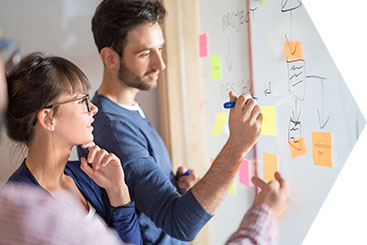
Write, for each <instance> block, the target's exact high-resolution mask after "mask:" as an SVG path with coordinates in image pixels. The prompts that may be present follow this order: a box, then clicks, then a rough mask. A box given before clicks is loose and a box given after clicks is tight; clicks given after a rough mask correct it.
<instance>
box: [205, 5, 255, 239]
mask: <svg viewBox="0 0 367 245" xmlns="http://www.w3.org/2000/svg"><path fill="white" fill-rule="evenodd" d="M199 7H200V33H201V34H206V39H207V55H206V56H204V57H201V65H202V81H203V83H204V86H203V88H204V94H203V102H202V112H203V114H204V118H205V136H206V159H207V163H208V168H209V166H210V162H211V158H215V157H216V155H217V154H218V153H219V151H220V150H221V148H222V147H223V145H224V143H225V142H226V140H227V138H228V136H229V129H228V124H227V121H228V113H229V111H228V110H224V109H223V103H224V102H226V101H228V92H229V91H230V90H232V91H234V92H235V93H236V94H241V93H244V92H249V91H250V90H251V83H250V76H249V74H250V72H249V71H250V66H249V47H248V44H249V43H248V40H249V37H248V29H247V20H248V17H249V16H248V14H247V12H248V11H247V6H246V1H243V0H231V1H224V0H215V1H213V0H201V1H200V6H199ZM216 55H220V57H219V60H220V67H221V69H220V70H221V75H220V77H221V79H218V80H213V79H212V74H211V57H212V56H216ZM218 113H224V115H226V120H225V123H224V126H223V130H222V131H221V133H220V135H219V136H212V131H213V127H214V125H215V124H216V121H217V114H218ZM247 158H248V160H252V159H253V153H252V152H251V153H249V154H248V157H247ZM238 179H239V176H238V175H237V176H236V180H235V182H236V185H235V189H236V190H235V191H236V194H235V195H232V194H229V195H228V196H227V197H226V199H225V200H224V202H223V203H222V205H221V206H220V207H219V208H218V210H217V211H216V213H215V216H214V217H213V218H212V220H211V221H210V223H209V224H210V244H224V243H225V241H226V240H227V239H228V237H229V236H230V234H231V233H233V232H234V231H235V230H236V229H237V227H238V226H239V224H240V222H241V220H242V218H243V215H244V214H245V212H246V210H247V209H248V207H250V205H251V203H252V200H253V196H254V189H253V188H248V187H246V186H244V185H239V184H237V182H238Z"/></svg>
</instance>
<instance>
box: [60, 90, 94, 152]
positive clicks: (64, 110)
mask: <svg viewBox="0 0 367 245" xmlns="http://www.w3.org/2000/svg"><path fill="white" fill-rule="evenodd" d="M56 104H57V105H58V109H57V112H56V114H55V116H54V118H53V119H54V123H55V128H54V132H53V134H54V136H55V137H57V138H56V139H57V140H58V141H60V142H62V143H65V144H66V145H67V146H69V145H70V146H74V145H82V144H87V143H90V142H92V141H93V134H92V131H93V127H92V122H93V121H94V119H93V116H94V115H95V114H96V113H97V111H98V108H97V107H96V106H95V105H93V104H92V103H91V102H90V101H89V97H87V95H86V94H82V93H80V94H74V95H70V94H66V93H65V94H63V95H62V96H60V98H59V99H58V101H57V103H56Z"/></svg>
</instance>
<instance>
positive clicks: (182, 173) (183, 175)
mask: <svg viewBox="0 0 367 245" xmlns="http://www.w3.org/2000/svg"><path fill="white" fill-rule="evenodd" d="M199 180H200V177H199V175H198V174H197V173H196V171H195V170H193V169H187V168H185V167H179V168H178V169H177V173H176V185H177V189H178V192H179V193H180V194H185V193H186V191H188V190H190V188H191V187H193V186H194V185H195V184H196V183H197V182H198V181H199Z"/></svg>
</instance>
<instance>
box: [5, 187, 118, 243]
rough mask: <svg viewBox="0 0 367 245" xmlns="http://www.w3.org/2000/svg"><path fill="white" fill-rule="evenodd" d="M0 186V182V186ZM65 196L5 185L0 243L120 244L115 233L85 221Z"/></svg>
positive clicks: (80, 210) (79, 211)
mask: <svg viewBox="0 0 367 245" xmlns="http://www.w3.org/2000/svg"><path fill="white" fill-rule="evenodd" d="M0 184H1V183H0ZM85 215H86V213H85V212H83V210H82V208H81V206H80V204H79V203H78V202H77V201H76V200H75V199H74V197H73V196H71V195H70V194H68V193H63V194H59V195H58V196H57V197H55V198H53V197H52V196H51V195H49V194H48V193H46V192H44V191H41V190H40V189H39V188H36V187H33V186H29V185H25V184H7V185H6V186H5V187H4V188H3V189H2V190H1V191H0V244H121V243H122V242H121V240H120V239H119V237H118V235H117V234H116V232H115V231H114V230H112V229H109V228H108V227H107V226H106V227H105V229H101V227H100V226H97V225H96V224H95V223H93V222H89V221H88V220H87V219H85Z"/></svg>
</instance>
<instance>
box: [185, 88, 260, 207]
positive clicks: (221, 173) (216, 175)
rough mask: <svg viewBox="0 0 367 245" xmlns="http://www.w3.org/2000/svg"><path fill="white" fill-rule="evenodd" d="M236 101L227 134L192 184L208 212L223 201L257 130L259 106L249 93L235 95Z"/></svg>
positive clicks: (231, 97)
mask: <svg viewBox="0 0 367 245" xmlns="http://www.w3.org/2000/svg"><path fill="white" fill-rule="evenodd" d="M230 100H231V101H236V105H235V107H234V108H232V109H231V111H230V114H229V129H230V136H229V139H228V140H227V142H226V144H225V145H224V147H223V148H222V150H221V152H220V153H219V155H218V156H217V158H216V159H215V161H214V163H213V164H212V166H211V168H210V169H209V170H208V172H207V173H206V174H205V176H204V177H203V178H202V179H201V180H200V181H199V182H198V183H197V184H196V185H194V187H193V188H192V193H193V194H194V196H195V198H196V199H197V201H198V202H199V203H200V205H201V206H202V207H203V208H204V209H205V210H206V211H207V212H208V213H210V214H214V212H215V210H216V208H217V207H218V206H219V205H220V203H221V202H222V201H223V199H224V197H225V196H226V194H227V192H228V189H229V187H230V185H231V183H232V181H233V179H234V176H235V174H236V172H237V170H238V168H239V165H240V163H241V161H242V159H243V158H244V157H245V156H246V154H247V153H248V152H249V151H250V150H251V148H252V147H253V145H254V144H255V143H256V140H257V139H258V137H259V134H260V127H261V120H262V115H261V113H260V107H259V106H258V105H257V104H256V102H255V101H254V100H253V99H252V98H251V96H250V95H249V94H245V95H241V96H239V97H238V99H237V100H236V97H235V96H234V95H233V93H232V92H230Z"/></svg>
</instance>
